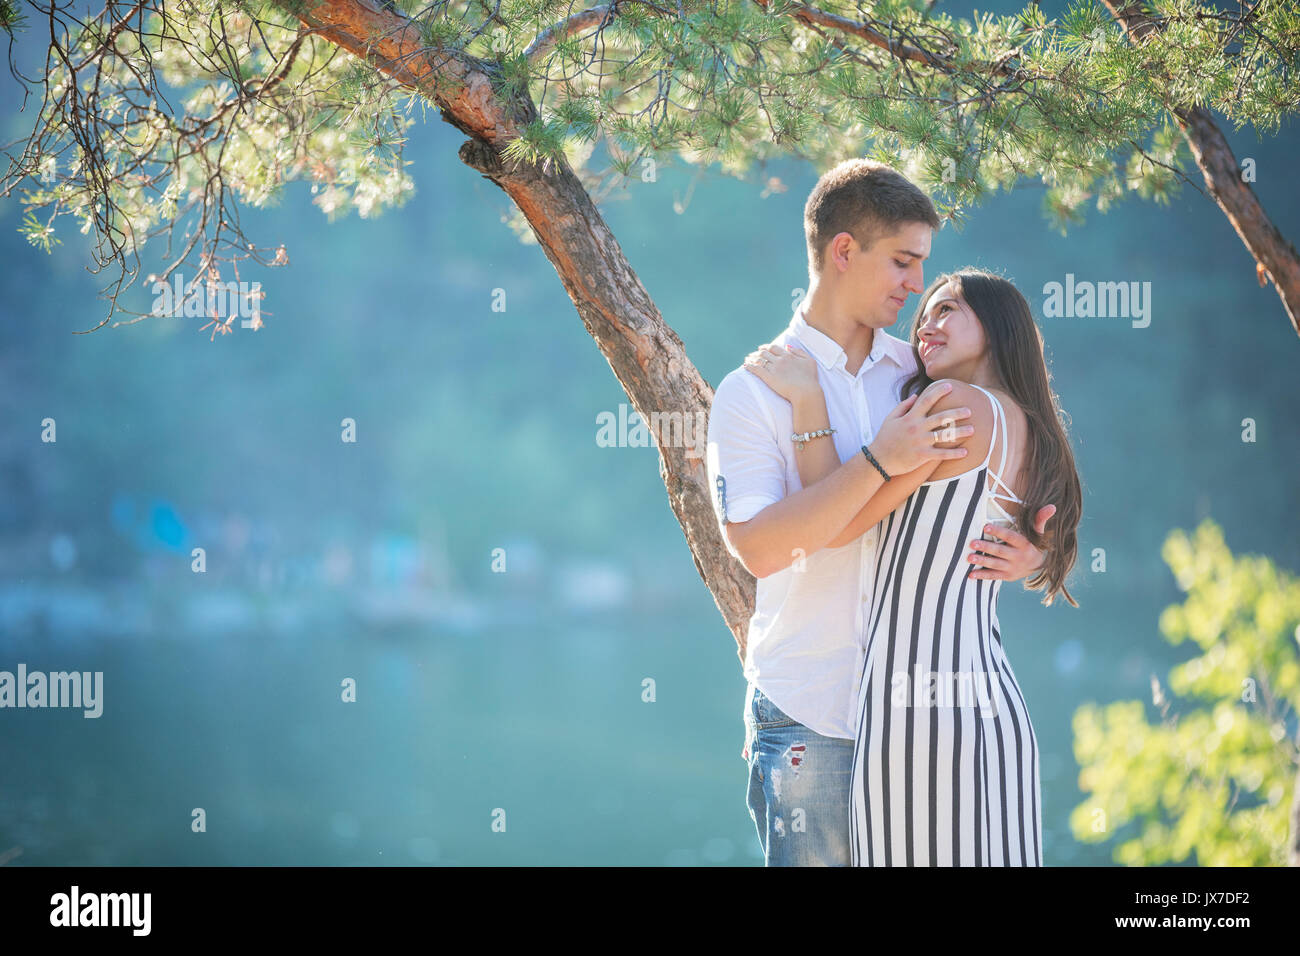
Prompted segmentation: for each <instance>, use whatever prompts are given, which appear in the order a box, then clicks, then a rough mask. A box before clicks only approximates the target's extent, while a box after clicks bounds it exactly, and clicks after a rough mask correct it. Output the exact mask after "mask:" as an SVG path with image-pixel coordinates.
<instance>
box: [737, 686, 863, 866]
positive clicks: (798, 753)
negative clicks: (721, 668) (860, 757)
mask: <svg viewBox="0 0 1300 956" xmlns="http://www.w3.org/2000/svg"><path fill="white" fill-rule="evenodd" d="M745 693H746V698H745V749H744V751H743V752H742V753H741V756H742V757H744V758H745V760H747V761H748V763H749V794H748V796H747V798H746V803H747V804H748V805H749V815H750V817H751V818H752V819H753V821H754V826H755V828H756V829H757V830H758V843H759V846H760V847H762V849H763V857H764V859H765V860H766V861H767V863H766V865H767V866H848V865H849V864H850V862H851V861H850V850H849V780H850V778H851V777H852V775H853V744H854V741H852V740H846V739H844V738H841V737H823V736H822V735H821V734H819V733H815V732H813V731H811V730H809V729H808V728H807V727H805V726H804V725H803V724H801V723H799V722H798V721H796V720H793V719H791V718H790V717H787V716H786V715H785V713H784V712H782V711H781V710H780V708H778V707H777V706H776V704H774V703H772V702H771V701H770V700H768V698H767V695H766V694H764V693H763V692H762V691H761V690H759V689H758V688H757V687H756V686H754V685H753V684H750V685H749V687H748V689H747V690H746V692H745Z"/></svg>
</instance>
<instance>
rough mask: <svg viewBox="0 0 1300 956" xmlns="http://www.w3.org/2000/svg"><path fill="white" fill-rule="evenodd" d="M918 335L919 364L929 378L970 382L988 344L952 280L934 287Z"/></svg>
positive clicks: (981, 328) (981, 327)
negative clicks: (936, 287)
mask: <svg viewBox="0 0 1300 956" xmlns="http://www.w3.org/2000/svg"><path fill="white" fill-rule="evenodd" d="M917 338H918V341H917V347H918V349H919V351H920V354H921V364H922V366H924V368H925V374H926V375H927V376H928V377H929V378H930V379H932V380H933V379H940V378H954V379H957V380H958V381H962V382H970V381H973V380H974V378H975V372H976V369H977V368H979V366H980V363H981V362H982V361H983V359H984V355H985V352H986V350H987V347H988V345H987V340H986V339H985V336H984V326H982V325H981V324H980V321H979V319H977V318H976V317H975V313H974V312H973V311H971V307H970V306H969V305H967V304H966V300H965V299H963V298H962V296H961V291H960V288H959V286H958V283H957V280H955V279H949V280H948V281H947V282H945V283H944V284H943V285H941V286H940V287H939V288H938V289H936V290H935V292H934V295H932V296H931V297H930V301H929V302H927V303H926V304H925V313H924V314H923V315H922V316H921V322H920V325H918V327H917Z"/></svg>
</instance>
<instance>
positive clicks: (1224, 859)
mask: <svg viewBox="0 0 1300 956" xmlns="http://www.w3.org/2000/svg"><path fill="white" fill-rule="evenodd" d="M1162 555H1163V557H1164V559H1165V562H1166V563H1167V564H1168V565H1169V567H1170V569H1171V570H1172V571H1173V573H1174V577H1175V578H1176V579H1177V582H1178V586H1179V588H1180V589H1181V590H1183V591H1185V592H1186V593H1187V598H1186V600H1185V601H1184V602H1183V603H1182V604H1176V605H1172V606H1170V607H1168V608H1166V609H1165V611H1164V613H1163V614H1162V615H1161V617H1160V631H1161V633H1162V634H1163V635H1164V636H1165V639H1166V640H1168V641H1169V642H1170V643H1171V644H1181V643H1184V642H1186V641H1190V642H1191V643H1193V644H1194V645H1195V646H1196V648H1197V649H1198V650H1199V651H1200V654H1199V655H1198V656H1196V657H1193V658H1191V659H1190V660H1188V661H1185V662H1184V663H1182V664H1179V665H1178V666H1177V667H1175V668H1174V669H1173V670H1172V671H1171V672H1170V675H1169V689H1170V690H1171V691H1172V692H1173V693H1174V694H1176V695H1178V697H1179V698H1180V700H1179V701H1178V702H1177V703H1178V704H1180V705H1181V709H1179V710H1176V709H1175V704H1176V702H1175V701H1174V700H1172V699H1170V698H1169V697H1168V695H1167V692H1166V691H1165V689H1164V688H1162V687H1161V686H1160V684H1159V682H1158V681H1156V679H1155V678H1154V676H1153V677H1152V696H1153V702H1154V705H1155V707H1156V709H1157V711H1158V715H1159V718H1160V719H1159V720H1158V721H1157V722H1155V723H1149V722H1148V720H1147V716H1146V713H1145V708H1144V706H1143V703H1142V702H1141V701H1136V700H1132V701H1118V702H1115V703H1112V704H1110V705H1108V706H1105V707H1098V706H1096V705H1095V704H1087V705H1085V706H1083V707H1081V708H1079V710H1078V711H1077V712H1076V713H1075V716H1074V736H1075V743H1074V750H1075V757H1076V759H1077V760H1078V761H1079V766H1080V773H1079V786H1080V789H1082V790H1083V791H1084V792H1085V793H1088V794H1090V796H1089V797H1088V799H1087V800H1085V801H1084V802H1083V803H1082V804H1080V805H1079V806H1077V807H1076V808H1075V809H1074V811H1073V813H1072V814H1071V817H1070V825H1071V828H1072V829H1073V831H1074V834H1075V836H1076V838H1077V839H1079V840H1081V841H1085V842H1102V841H1106V840H1110V839H1115V838H1118V836H1119V834H1118V831H1119V830H1120V829H1121V828H1124V827H1126V826H1131V828H1132V830H1134V831H1135V832H1134V833H1133V834H1132V835H1131V836H1129V837H1128V838H1127V839H1124V840H1123V842H1121V843H1119V845H1117V846H1116V847H1115V860H1116V861H1117V862H1120V863H1125V864H1130V865H1152V864H1160V863H1178V862H1183V861H1188V860H1191V861H1192V862H1195V863H1197V864H1200V865H1203V866H1262V865H1283V864H1284V863H1285V862H1286V858H1287V850H1288V846H1289V843H1288V820H1289V816H1290V809H1291V801H1292V798H1293V795H1294V787H1295V778H1296V772H1297V765H1298V763H1300V757H1298V754H1300V751H1298V749H1297V743H1298V741H1297V735H1296V720H1295V718H1296V713H1297V708H1300V657H1298V655H1297V650H1296V644H1297V641H1300V581H1297V579H1296V578H1295V577H1294V576H1293V575H1291V574H1288V573H1286V572H1284V571H1279V570H1278V569H1277V568H1276V567H1275V566H1274V565H1273V562H1271V561H1270V560H1269V559H1268V558H1265V557H1258V556H1242V557H1234V556H1233V555H1232V554H1231V552H1229V550H1228V547H1227V545H1226V544H1225V543H1224V539H1223V533H1222V531H1221V530H1220V529H1219V527H1218V526H1217V525H1216V524H1214V523H1213V522H1211V521H1208V520H1207V521H1205V522H1203V523H1202V524H1201V525H1200V527H1198V528H1197V529H1196V532H1195V534H1194V535H1193V536H1188V535H1187V534H1185V533H1184V532H1182V531H1175V532H1174V533H1172V534H1171V535H1170V536H1169V537H1168V539H1167V540H1166V541H1165V545H1164V548H1163V551H1162Z"/></svg>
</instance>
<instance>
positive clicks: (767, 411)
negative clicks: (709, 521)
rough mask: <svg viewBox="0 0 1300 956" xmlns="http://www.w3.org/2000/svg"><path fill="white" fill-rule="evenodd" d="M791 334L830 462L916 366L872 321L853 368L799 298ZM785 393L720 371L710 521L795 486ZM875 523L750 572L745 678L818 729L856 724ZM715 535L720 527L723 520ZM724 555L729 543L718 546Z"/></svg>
mask: <svg viewBox="0 0 1300 956" xmlns="http://www.w3.org/2000/svg"><path fill="white" fill-rule="evenodd" d="M773 341H774V342H775V343H776V344H778V345H783V346H784V345H788V344H789V343H790V342H791V341H795V342H797V343H798V344H799V345H801V346H802V347H803V348H804V350H805V351H807V352H808V353H809V354H811V355H812V356H813V357H814V358H816V360H817V366H818V367H817V378H818V380H819V381H820V382H821V386H822V391H823V392H824V393H825V395H826V411H827V413H828V415H829V417H830V424H831V427H832V428H834V429H835V433H834V434H833V435H831V436H830V437H829V438H817V439H814V440H815V441H833V442H834V443H835V451H836V453H837V454H838V455H839V458H840V461H841V462H844V461H848V460H849V459H850V458H852V457H853V456H854V455H860V454H862V450H861V449H862V446H863V445H869V444H870V443H871V441H872V439H874V438H875V435H876V432H877V430H878V429H879V428H880V426H881V424H882V423H883V422H884V420H885V417H886V416H887V415H888V414H889V413H890V411H892V410H893V408H894V406H895V405H897V404H898V402H899V396H898V391H899V387H900V386H901V385H902V383H903V382H904V381H905V380H906V379H907V378H908V377H909V376H911V375H912V374H913V373H914V372H915V371H916V369H917V361H916V356H915V352H914V351H913V349H912V346H911V345H910V344H908V343H906V342H903V341H901V340H900V339H897V338H895V337H894V336H892V335H889V334H887V333H886V332H885V331H884V330H882V329H877V330H876V332H875V336H874V340H873V342H872V348H871V354H870V355H869V356H868V357H867V359H866V361H864V362H863V363H862V367H861V368H860V369H859V370H858V373H857V374H856V375H850V374H849V372H848V370H847V369H846V368H845V363H846V360H847V356H846V355H845V354H844V349H842V348H841V347H840V346H839V345H837V344H836V343H835V341H834V340H833V339H831V338H830V337H829V336H828V335H826V334H825V333H823V332H819V331H818V330H816V329H814V328H813V327H812V326H810V325H809V324H808V322H807V321H806V319H805V317H804V312H803V308H802V307H801V308H800V309H798V310H797V311H796V312H795V315H794V318H793V319H792V320H791V322H790V325H789V326H788V327H787V328H786V329H785V331H783V332H782V333H781V334H780V335H779V336H777V337H776V339H774V340H773ZM793 431H794V415H793V410H792V409H791V406H790V403H789V402H788V401H786V400H785V399H784V398H782V397H781V396H779V395H778V394H776V392H774V391H772V389H770V388H768V386H767V385H765V384H764V383H763V381H762V380H761V379H760V378H759V377H758V376H757V375H754V374H753V373H752V372H749V371H747V370H746V369H745V368H744V367H743V366H742V367H741V368H738V369H736V370H735V371H733V372H730V373H728V375H727V376H726V378H724V379H723V380H722V382H721V383H719V385H718V388H717V391H716V392H715V393H714V398H713V408H712V410H711V411H710V413H709V431H708V451H707V465H708V474H709V484H710V487H711V488H712V489H713V506H714V511H715V512H716V514H717V516H718V521H719V526H722V525H724V524H725V523H726V522H728V521H733V522H739V521H748V520H749V519H750V518H752V517H754V516H755V515H756V514H758V513H759V512H760V511H762V510H763V509H764V508H766V507H767V506H768V505H770V504H773V503H774V502H777V501H780V500H781V499H782V498H784V497H785V496H786V495H789V494H793V493H794V492H796V491H799V490H800V489H801V488H802V487H803V485H802V483H801V482H800V481H799V468H798V466H797V464H796V460H795V450H794V443H793V442H792V441H791V440H790V435H791V433H793ZM878 533H879V525H877V526H876V527H875V528H872V529H871V530H870V531H868V532H867V533H866V534H864V535H862V536H861V537H860V538H858V539H857V540H855V541H851V542H850V543H848V544H846V545H844V546H843V547H839V548H829V547H828V548H822V549H821V550H820V551H816V552H814V553H813V554H809V555H806V556H804V557H803V558H801V559H800V560H797V561H796V562H795V563H794V564H793V565H791V567H789V568H786V569H785V570H783V571H778V572H777V573H775V574H771V575H768V576H767V577H765V578H759V579H758V590H757V595H756V597H755V602H754V616H753V617H752V618H751V619H750V622H749V635H748V639H747V650H746V654H745V677H746V678H747V679H748V680H749V681H751V682H753V683H754V684H755V685H756V686H757V687H758V688H759V689H760V690H761V691H762V692H763V693H764V694H765V695H767V697H768V698H770V699H771V701H772V702H773V703H774V704H776V706H777V707H779V708H780V709H781V710H783V711H784V712H785V713H786V714H787V715H788V716H790V717H791V718H793V719H794V720H797V721H799V723H801V724H803V725H804V726H806V727H808V728H809V729H811V730H813V731H816V732H817V733H819V734H822V735H823V736H826V737H844V738H850V739H851V738H853V737H855V736H856V735H857V733H856V731H857V727H856V711H857V702H858V689H859V685H860V681H861V672H862V663H863V657H864V655H865V652H866V649H865V645H866V635H865V633H864V631H865V627H864V624H865V622H866V619H867V613H868V611H869V610H870V602H871V584H872V581H873V580H874V577H875V545H876V536H877V534H878ZM723 540H724V541H725V540H726V529H725V528H723ZM727 547H728V549H729V550H731V553H732V554H735V553H736V552H735V550H734V549H733V548H732V547H731V545H730V543H728V545H727Z"/></svg>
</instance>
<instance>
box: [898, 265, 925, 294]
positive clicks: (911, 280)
mask: <svg viewBox="0 0 1300 956" xmlns="http://www.w3.org/2000/svg"><path fill="white" fill-rule="evenodd" d="M903 288H904V289H906V290H907V291H908V292H914V293H915V294H917V295H920V294H921V293H922V292H923V291H924V290H925V274H924V272H923V271H922V269H921V263H919V262H918V263H917V264H916V270H915V273H914V272H913V271H912V270H910V269H909V270H908V272H907V279H906V281H904V283H903Z"/></svg>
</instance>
